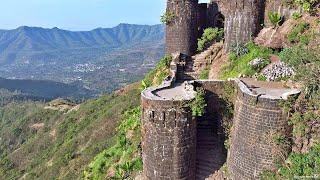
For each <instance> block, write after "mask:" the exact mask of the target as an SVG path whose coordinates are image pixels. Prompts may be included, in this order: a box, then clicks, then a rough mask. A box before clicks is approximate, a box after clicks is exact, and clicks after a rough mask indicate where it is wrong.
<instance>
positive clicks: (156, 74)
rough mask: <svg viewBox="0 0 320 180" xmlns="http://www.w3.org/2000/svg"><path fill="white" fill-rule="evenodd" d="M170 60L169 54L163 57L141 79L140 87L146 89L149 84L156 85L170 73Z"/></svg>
mask: <svg viewBox="0 0 320 180" xmlns="http://www.w3.org/2000/svg"><path fill="white" fill-rule="evenodd" d="M171 61H172V57H171V56H165V57H163V58H162V59H161V60H160V61H159V62H158V64H157V65H156V67H155V68H154V69H153V70H152V71H150V72H149V73H148V74H147V75H146V76H145V78H144V79H143V80H142V88H143V89H146V88H148V87H150V86H157V85H160V84H161V83H162V81H163V80H164V79H165V78H166V77H168V76H169V75H170V63H171Z"/></svg>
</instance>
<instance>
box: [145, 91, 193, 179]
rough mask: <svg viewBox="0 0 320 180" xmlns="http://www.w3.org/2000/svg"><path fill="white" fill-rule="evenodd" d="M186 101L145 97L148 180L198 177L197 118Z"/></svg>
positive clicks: (146, 174) (146, 175)
mask: <svg viewBox="0 0 320 180" xmlns="http://www.w3.org/2000/svg"><path fill="white" fill-rule="evenodd" d="M183 103H184V102H181V101H165V100H164V101H161V100H150V99H148V98H145V97H142V107H143V114H142V150H143V155H142V158H143V170H144V171H143V174H144V177H145V178H146V179H195V172H196V169H195V160H196V159H195V158H196V154H195V153H196V120H195V118H193V117H192V113H191V111H190V109H189V108H185V107H183Z"/></svg>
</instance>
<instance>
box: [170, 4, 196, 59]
mask: <svg viewBox="0 0 320 180" xmlns="http://www.w3.org/2000/svg"><path fill="white" fill-rule="evenodd" d="M197 8H198V0H168V1H167V12H169V13H173V14H174V18H173V21H172V22H171V23H169V24H168V25H167V26H166V54H172V53H175V52H181V53H183V54H186V55H193V54H194V53H195V51H196V48H197V37H198V28H197V27H198V25H197V21H198V18H197V15H198V12H197Z"/></svg>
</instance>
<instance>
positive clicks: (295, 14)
mask: <svg viewBox="0 0 320 180" xmlns="http://www.w3.org/2000/svg"><path fill="white" fill-rule="evenodd" d="M301 17H302V15H301V13H299V12H294V13H293V14H292V18H293V19H294V20H298V19H300V18H301Z"/></svg>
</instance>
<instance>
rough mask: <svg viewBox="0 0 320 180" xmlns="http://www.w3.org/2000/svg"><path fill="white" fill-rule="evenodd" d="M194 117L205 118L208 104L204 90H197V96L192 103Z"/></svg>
mask: <svg viewBox="0 0 320 180" xmlns="http://www.w3.org/2000/svg"><path fill="white" fill-rule="evenodd" d="M189 106H190V108H191V110H192V115H193V116H195V117H196V116H203V115H204V113H205V108H206V107H207V103H206V100H205V91H204V89H203V88H197V94H196V97H195V99H194V100H193V101H192V102H191V103H190V105H189Z"/></svg>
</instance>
